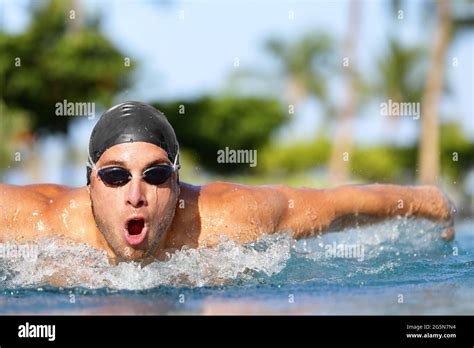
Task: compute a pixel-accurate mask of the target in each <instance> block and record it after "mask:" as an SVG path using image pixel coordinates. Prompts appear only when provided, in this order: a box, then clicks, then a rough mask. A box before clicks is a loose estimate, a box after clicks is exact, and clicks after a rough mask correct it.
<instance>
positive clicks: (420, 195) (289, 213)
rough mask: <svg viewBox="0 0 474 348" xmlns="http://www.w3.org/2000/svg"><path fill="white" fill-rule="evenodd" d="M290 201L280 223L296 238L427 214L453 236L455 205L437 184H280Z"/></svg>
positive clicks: (448, 237) (443, 234)
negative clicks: (330, 186)
mask: <svg viewBox="0 0 474 348" xmlns="http://www.w3.org/2000/svg"><path fill="white" fill-rule="evenodd" d="M278 191H280V192H281V193H282V194H283V196H284V197H285V198H286V200H287V201H288V205H287V208H286V210H285V213H284V214H283V215H282V217H281V219H280V223H279V225H278V230H279V231H291V232H292V233H293V237H294V238H304V237H309V236H311V235H314V234H318V233H322V232H324V231H336V230H341V229H343V228H345V227H349V226H355V225H358V224H366V223H371V222H377V221H380V220H383V219H387V218H391V217H395V216H407V217H408V216H414V217H424V218H427V219H430V220H433V221H437V222H440V223H441V224H443V225H444V226H445V227H446V228H445V230H444V231H443V233H442V238H444V239H448V240H450V239H452V238H453V237H454V229H453V227H452V226H453V215H454V213H455V209H454V205H453V204H452V203H451V202H450V201H449V200H448V199H447V197H446V195H444V194H443V192H442V191H441V190H440V189H438V188H437V187H435V186H397V185H380V184H373V185H348V186H341V187H337V188H334V189H325V190H316V189H308V188H298V189H295V188H288V187H283V186H281V187H278Z"/></svg>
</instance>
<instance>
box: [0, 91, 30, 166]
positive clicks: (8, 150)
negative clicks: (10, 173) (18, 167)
mask: <svg viewBox="0 0 474 348" xmlns="http://www.w3.org/2000/svg"><path fill="white" fill-rule="evenodd" d="M28 116H29V115H28V114H27V113H26V112H25V111H23V110H18V109H11V108H8V107H7V106H6V105H5V103H4V102H3V100H1V99H0V139H2V141H1V142H0V168H4V167H6V166H8V165H9V164H10V163H12V161H13V160H14V155H15V152H16V151H18V149H16V148H15V145H16V144H17V142H18V139H19V138H20V137H21V136H22V135H27V134H28V133H29V128H30V125H29V117H28Z"/></svg>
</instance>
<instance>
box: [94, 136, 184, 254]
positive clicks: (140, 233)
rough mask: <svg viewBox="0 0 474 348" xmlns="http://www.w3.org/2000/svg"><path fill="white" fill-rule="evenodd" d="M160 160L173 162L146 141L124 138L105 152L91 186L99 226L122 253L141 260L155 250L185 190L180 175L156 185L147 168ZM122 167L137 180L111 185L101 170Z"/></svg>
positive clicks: (97, 165) (114, 249) (108, 239)
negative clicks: (145, 177) (147, 176)
mask: <svg viewBox="0 0 474 348" xmlns="http://www.w3.org/2000/svg"><path fill="white" fill-rule="evenodd" d="M154 164H155V165H156V164H165V165H170V166H171V162H170V161H169V159H168V156H167V154H166V152H165V151H164V150H163V149H161V148H160V147H158V146H155V145H153V144H149V143H144V142H134V143H124V144H118V145H114V146H112V147H111V148H110V149H108V150H107V151H105V152H104V153H103V154H102V156H101V157H100V159H99V161H97V163H96V169H95V170H93V171H92V174H91V182H90V186H89V191H90V197H91V202H92V211H93V214H94V218H95V222H96V224H97V227H98V228H99V230H100V231H101V233H102V234H103V235H104V237H105V239H106V240H107V243H108V244H109V246H110V248H111V249H112V250H113V252H114V253H115V254H116V255H117V256H118V257H120V258H124V259H127V260H139V259H141V258H143V257H145V256H148V255H152V254H153V252H154V251H155V250H156V248H157V246H158V243H159V241H160V239H161V237H162V236H163V234H164V233H165V232H166V231H167V230H168V228H169V227H170V225H171V222H172V220H173V217H174V213H175V208H176V202H177V199H178V195H179V187H178V183H177V174H176V172H173V173H172V174H171V176H170V177H169V178H168V180H166V181H165V182H164V183H162V184H160V185H152V184H149V183H147V182H146V181H145V180H143V178H142V173H143V171H144V170H146V169H148V168H150V167H151V166H153V165H154ZM108 167H120V168H124V169H126V170H128V171H129V172H130V173H131V175H132V179H131V180H130V181H129V182H127V183H125V184H124V185H121V186H114V185H109V184H107V183H106V182H105V181H103V180H102V179H101V178H100V176H99V175H98V172H97V171H98V170H100V169H102V168H108Z"/></svg>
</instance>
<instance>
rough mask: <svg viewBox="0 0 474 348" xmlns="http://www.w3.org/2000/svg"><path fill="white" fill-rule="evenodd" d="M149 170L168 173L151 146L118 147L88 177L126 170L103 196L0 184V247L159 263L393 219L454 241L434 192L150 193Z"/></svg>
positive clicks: (187, 188)
mask: <svg viewBox="0 0 474 348" xmlns="http://www.w3.org/2000/svg"><path fill="white" fill-rule="evenodd" d="M152 163H165V164H171V163H170V161H169V160H168V157H167V155H166V153H165V151H163V150H162V149H161V148H159V147H157V146H155V145H152V144H148V143H141V142H135V143H127V144H119V145H115V146H113V147H111V148H110V149H108V150H107V151H106V152H105V153H104V154H103V155H102V156H101V158H100V159H99V161H98V162H97V163H96V168H97V169H100V168H104V167H108V166H113V165H114V166H117V165H120V166H122V167H125V168H127V169H128V170H129V171H130V172H131V173H132V176H133V178H132V180H131V181H129V182H128V183H127V184H126V185H124V186H120V187H111V186H108V185H107V184H105V183H104V182H103V181H102V180H101V179H100V177H99V176H98V175H97V170H93V172H92V175H91V184H90V185H89V186H86V187H81V188H70V187H66V186H59V185H52V184H39V185H28V186H14V185H4V184H0V242H3V243H4V242H7V241H16V242H20V243H22V242H27V241H36V240H38V239H40V238H42V237H50V236H56V235H59V236H61V237H64V238H66V239H69V240H71V241H74V242H84V243H88V244H90V245H91V246H93V247H95V248H101V249H104V250H105V251H106V252H107V254H108V256H109V257H110V259H111V260H115V261H122V260H143V259H151V258H154V257H156V258H159V259H164V258H165V255H166V253H167V252H173V251H175V250H177V249H180V248H182V247H185V246H187V247H191V248H196V247H203V246H207V247H212V246H215V245H216V244H218V243H219V242H220V241H221V240H222V239H221V238H222V237H224V238H228V239H231V240H235V241H237V242H240V243H246V242H251V241H254V240H257V239H258V238H260V237H262V236H264V235H266V234H272V233H277V232H287V233H289V234H290V235H291V236H292V237H293V238H295V239H300V238H305V237H310V236H313V235H315V234H318V233H324V232H327V231H336V230H341V229H343V228H345V227H348V226H354V225H357V224H359V225H360V224H366V223H372V222H376V221H380V220H383V219H387V218H390V217H395V216H416V217H424V218H428V219H431V220H433V221H437V222H439V223H441V224H443V226H445V228H444V230H443V232H442V233H441V235H440V237H441V238H443V239H446V240H450V239H452V238H453V237H454V229H453V227H452V225H453V223H452V222H453V214H454V207H453V205H452V204H451V203H450V202H449V200H448V199H447V197H446V196H445V195H444V194H443V193H442V191H441V190H439V189H438V188H436V187H434V186H396V185H379V184H373V185H348V186H341V187H337V188H333V189H313V188H291V187H287V186H281V185H265V186H247V185H239V184H233V183H225V182H212V183H209V184H206V185H202V186H194V185H190V184H186V183H183V182H180V183H179V184H178V182H177V175H176V173H173V174H172V176H171V177H170V178H169V179H168V180H167V181H166V182H165V183H163V184H161V185H158V186H154V185H150V184H148V183H146V182H145V181H144V180H143V179H142V178H141V173H142V172H143V170H144V169H146V168H148V167H149V166H150V164H152ZM137 217H138V218H140V219H142V220H143V221H144V225H145V226H146V230H143V231H146V232H145V233H144V234H143V235H144V236H145V237H144V239H143V241H141V242H140V243H138V244H135V245H131V244H130V243H129V241H128V240H127V238H126V237H125V235H126V233H127V232H126V231H127V226H128V225H127V222H128V221H129V220H130V219H133V218H137Z"/></svg>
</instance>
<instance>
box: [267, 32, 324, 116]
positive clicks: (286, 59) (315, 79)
mask: <svg viewBox="0 0 474 348" xmlns="http://www.w3.org/2000/svg"><path fill="white" fill-rule="evenodd" d="M332 46H333V45H332V40H331V38H330V37H329V36H328V35H326V34H314V33H308V34H306V35H304V36H303V37H301V38H300V39H299V40H298V41H296V42H292V43H288V42H285V41H283V40H281V39H279V38H271V39H269V40H268V41H267V42H266V44H265V48H266V50H267V51H268V52H269V53H270V54H272V55H273V56H274V57H275V58H276V59H277V61H278V62H279V65H280V71H281V74H283V76H285V81H286V98H287V100H288V102H289V103H290V104H291V105H293V106H295V107H296V106H297V105H298V104H299V103H300V102H302V101H303V100H304V99H306V98H308V97H309V96H315V97H316V98H318V99H319V101H320V102H322V104H323V105H326V104H327V100H328V94H327V83H326V79H327V77H328V73H329V71H330V69H328V67H329V64H330V63H329V62H330V57H331V55H332Z"/></svg>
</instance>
